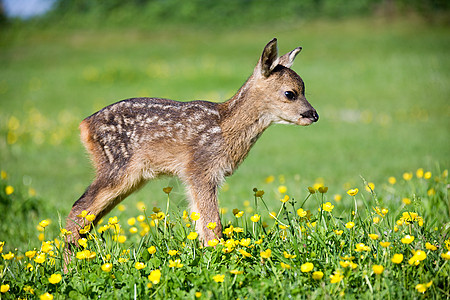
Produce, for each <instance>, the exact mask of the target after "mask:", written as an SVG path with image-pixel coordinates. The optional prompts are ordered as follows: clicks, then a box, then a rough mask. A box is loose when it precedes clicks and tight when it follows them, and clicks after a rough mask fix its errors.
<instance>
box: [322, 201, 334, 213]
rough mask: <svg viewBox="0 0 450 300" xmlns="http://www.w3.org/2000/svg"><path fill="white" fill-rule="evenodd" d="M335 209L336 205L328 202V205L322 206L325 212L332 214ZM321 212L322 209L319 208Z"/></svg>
mask: <svg viewBox="0 0 450 300" xmlns="http://www.w3.org/2000/svg"><path fill="white" fill-rule="evenodd" d="M333 208H334V205H333V204H331V202H326V203H324V204H322V209H323V210H324V211H327V212H332V211H333ZM319 211H320V208H319Z"/></svg>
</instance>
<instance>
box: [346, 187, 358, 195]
mask: <svg viewBox="0 0 450 300" xmlns="http://www.w3.org/2000/svg"><path fill="white" fill-rule="evenodd" d="M358 192H359V190H358V188H354V189H350V190H348V191H347V194H349V195H350V196H356V194H358Z"/></svg>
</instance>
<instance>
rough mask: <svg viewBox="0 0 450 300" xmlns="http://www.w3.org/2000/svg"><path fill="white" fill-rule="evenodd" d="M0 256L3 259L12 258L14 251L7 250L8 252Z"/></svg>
mask: <svg viewBox="0 0 450 300" xmlns="http://www.w3.org/2000/svg"><path fill="white" fill-rule="evenodd" d="M2 257H3V259H4V260H11V259H13V258H14V253H12V252H11V251H9V253H6V254H2Z"/></svg>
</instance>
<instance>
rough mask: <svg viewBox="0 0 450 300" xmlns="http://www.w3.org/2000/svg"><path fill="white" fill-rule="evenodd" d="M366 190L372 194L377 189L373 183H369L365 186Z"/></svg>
mask: <svg viewBox="0 0 450 300" xmlns="http://www.w3.org/2000/svg"><path fill="white" fill-rule="evenodd" d="M365 189H366V191H367V192H369V193H371V192H372V191H373V190H374V189H375V184H374V183H373V182H369V183H368V184H367V185H366V186H365Z"/></svg>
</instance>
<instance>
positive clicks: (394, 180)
mask: <svg viewBox="0 0 450 300" xmlns="http://www.w3.org/2000/svg"><path fill="white" fill-rule="evenodd" d="M388 182H389V184H392V185H394V184H395V183H396V182H397V179H395V177H394V176H391V177H389V178H388Z"/></svg>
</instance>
